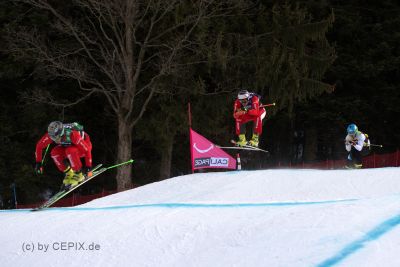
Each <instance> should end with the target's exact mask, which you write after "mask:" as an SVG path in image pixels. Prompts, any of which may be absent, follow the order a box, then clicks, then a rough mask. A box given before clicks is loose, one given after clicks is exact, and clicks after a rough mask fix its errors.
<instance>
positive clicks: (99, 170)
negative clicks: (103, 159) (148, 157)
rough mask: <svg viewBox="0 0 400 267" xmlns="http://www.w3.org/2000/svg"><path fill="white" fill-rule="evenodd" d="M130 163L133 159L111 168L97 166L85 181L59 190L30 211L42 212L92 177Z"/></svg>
mask: <svg viewBox="0 0 400 267" xmlns="http://www.w3.org/2000/svg"><path fill="white" fill-rule="evenodd" d="M132 162H133V159H130V160H128V161H126V162H123V163H119V164H116V165H113V166H110V167H103V168H100V167H101V166H102V164H99V165H97V166H96V167H95V168H93V169H92V172H93V175H92V176H90V177H86V178H85V180H83V181H82V182H81V183H79V184H77V185H76V186H74V187H71V188H69V189H65V190H61V191H60V192H58V193H56V194H55V195H54V196H53V197H51V198H50V199H49V200H47V201H46V202H45V203H43V204H42V205H40V206H39V207H37V208H35V209H32V211H40V210H44V209H46V208H49V207H50V206H52V205H53V204H54V203H56V202H57V201H59V200H60V199H62V198H63V197H64V196H66V195H68V194H69V193H71V192H72V191H74V190H75V189H77V188H79V187H80V186H82V185H83V184H85V183H87V182H88V181H90V180H92V179H93V178H94V177H96V176H98V175H100V174H102V173H103V172H105V171H107V170H109V169H112V168H117V167H119V166H122V165H125V164H130V163H132Z"/></svg>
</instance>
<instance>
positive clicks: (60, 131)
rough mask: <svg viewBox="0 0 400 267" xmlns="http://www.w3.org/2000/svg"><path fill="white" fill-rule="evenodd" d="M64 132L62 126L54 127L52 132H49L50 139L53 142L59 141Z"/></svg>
mask: <svg viewBox="0 0 400 267" xmlns="http://www.w3.org/2000/svg"><path fill="white" fill-rule="evenodd" d="M63 134H64V127H62V128H61V129H56V130H55V131H54V132H51V133H49V136H50V139H51V140H53V141H54V142H56V143H57V142H59V141H60V140H61V136H63Z"/></svg>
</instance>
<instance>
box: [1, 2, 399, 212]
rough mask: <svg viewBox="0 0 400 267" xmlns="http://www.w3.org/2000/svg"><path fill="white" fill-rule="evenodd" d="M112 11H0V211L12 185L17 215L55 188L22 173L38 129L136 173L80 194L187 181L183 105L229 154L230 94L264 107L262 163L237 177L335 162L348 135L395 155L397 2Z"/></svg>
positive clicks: (87, 7)
mask: <svg viewBox="0 0 400 267" xmlns="http://www.w3.org/2000/svg"><path fill="white" fill-rule="evenodd" d="M122 2H123V1H109V0H108V1H90V0H78V1H74V2H73V3H70V4H66V3H61V2H57V1H45V0H21V1H19V0H10V1H2V2H1V3H0V21H1V24H2V28H1V36H0V41H1V42H0V58H1V62H0V79H1V90H0V104H1V112H0V140H1V142H2V146H1V150H0V159H1V160H0V171H1V172H0V173H1V175H0V207H12V206H13V204H12V201H13V188H14V185H15V189H16V192H17V196H18V201H19V203H32V202H35V201H39V200H40V199H42V198H43V197H45V194H47V193H49V192H51V191H55V190H57V189H58V188H59V186H60V184H61V180H62V178H61V176H62V175H61V174H60V173H58V172H57V170H56V169H55V166H54V164H53V163H52V161H51V159H50V157H49V156H47V158H46V164H45V174H44V175H43V176H41V177H38V176H36V175H34V173H33V166H34V150H35V145H36V142H37V140H38V139H39V138H40V137H41V136H42V135H43V134H44V133H45V131H46V129H47V125H48V123H49V122H50V121H53V120H62V121H65V122H72V121H77V122H79V123H81V124H83V125H84V127H85V130H86V131H87V132H88V133H89V135H90V136H91V139H92V142H93V145H94V148H93V160H94V161H95V163H97V162H101V163H104V164H114V163H116V162H120V161H123V160H127V159H129V158H134V159H135V160H136V161H135V163H134V164H133V165H132V169H130V168H122V169H121V170H119V171H118V172H117V171H113V172H110V173H109V174H108V175H106V174H104V175H102V176H100V177H98V179H97V178H96V181H93V182H91V183H90V185H88V186H85V187H84V188H82V190H81V193H83V194H86V193H97V192H99V191H100V190H102V189H103V188H104V189H107V190H111V189H116V188H118V189H119V190H124V189H127V188H129V187H130V186H132V184H133V185H144V184H147V183H150V182H154V181H159V180H162V179H166V178H168V177H172V176H176V175H182V174H187V173H189V172H190V151H189V137H188V127H189V126H188V114H187V109H188V103H189V102H190V103H191V108H192V127H193V128H194V130H196V131H198V132H199V133H200V134H202V135H204V136H205V137H206V138H208V139H210V140H212V141H214V142H215V143H217V144H219V145H227V144H229V140H230V139H232V138H234V121H233V117H232V109H233V107H232V105H233V101H234V99H235V96H236V93H237V91H238V90H239V89H248V90H250V91H255V92H258V93H259V94H260V95H261V96H262V101H263V102H264V103H272V102H276V103H277V106H276V107H272V108H269V109H268V113H267V118H266V120H265V122H264V127H263V129H264V131H263V135H262V137H261V142H260V147H262V148H265V149H267V150H269V151H270V152H271V153H270V155H269V156H268V157H266V156H265V155H259V154H254V153H253V154H250V153H243V155H242V159H243V160H244V163H245V167H246V168H268V167H269V166H273V165H274V164H276V163H277V162H282V163H289V162H292V163H298V162H302V161H305V162H311V161H318V160H326V159H341V158H344V157H345V156H346V153H345V150H344V144H343V140H344V137H345V134H346V133H345V129H346V126H347V124H349V123H356V124H357V125H358V126H359V128H360V130H362V131H364V132H366V133H368V134H369V136H370V138H371V142H372V143H374V144H382V145H383V148H381V149H379V150H377V149H375V150H374V151H375V152H376V153H386V152H392V151H395V150H396V149H398V147H399V144H400V134H399V132H398V130H399V129H400V127H399V126H400V125H399V119H398V118H399V113H400V93H399V92H400V91H399V89H400V88H399V79H400V78H399V77H400V73H399V66H400V34H399V30H398V29H399V28H400V18H399V16H398V14H399V11H400V5H399V3H398V1H394V0H393V1H381V2H377V1H355V0H349V1H333V0H331V1H311V0H310V1H287V2H282V1H271V0H270V1H243V2H242V1H228V0H226V1H197V2H196V3H195V2H192V1H172V0H169V1H165V0H158V1H149V2H146V1H128V2H129V3H133V5H130V4H128V3H125V4H123V3H122ZM49 3H50V4H49ZM107 16H109V17H107ZM126 148H128V149H126Z"/></svg>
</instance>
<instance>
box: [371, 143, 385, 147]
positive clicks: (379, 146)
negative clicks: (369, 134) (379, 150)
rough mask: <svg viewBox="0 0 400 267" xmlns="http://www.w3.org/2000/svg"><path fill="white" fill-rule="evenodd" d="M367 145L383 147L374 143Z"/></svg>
mask: <svg viewBox="0 0 400 267" xmlns="http://www.w3.org/2000/svg"><path fill="white" fill-rule="evenodd" d="M369 146H377V147H383V145H375V144H369Z"/></svg>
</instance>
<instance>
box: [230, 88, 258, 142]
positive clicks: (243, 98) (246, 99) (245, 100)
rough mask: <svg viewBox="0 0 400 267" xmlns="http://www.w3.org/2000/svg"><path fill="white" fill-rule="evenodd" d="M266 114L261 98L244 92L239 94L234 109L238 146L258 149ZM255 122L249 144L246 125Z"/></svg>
mask: <svg viewBox="0 0 400 267" xmlns="http://www.w3.org/2000/svg"><path fill="white" fill-rule="evenodd" d="M265 114H266V111H265V108H264V107H263V106H262V105H261V103H260V99H259V97H258V96H257V95H256V94H255V93H250V92H248V91H247V90H242V91H240V92H239V93H238V97H237V99H236V100H235V103H234V108H233V117H234V118H235V126H236V135H237V136H238V141H237V142H236V144H237V145H238V146H244V145H250V146H254V147H258V142H259V136H260V135H261V133H262V120H263V119H264V117H265ZM250 121H251V122H253V135H252V138H251V140H250V141H249V142H247V140H246V123H248V122H250Z"/></svg>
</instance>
